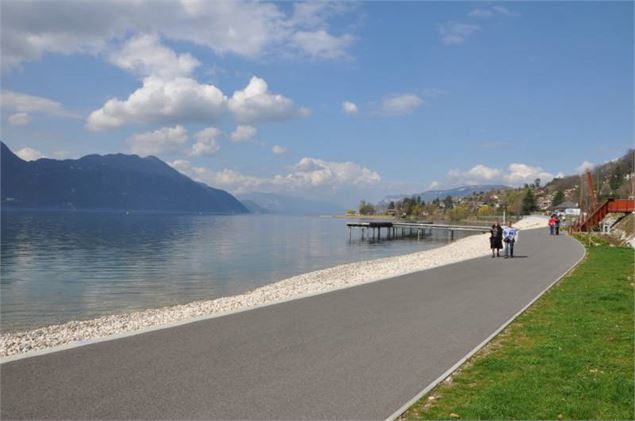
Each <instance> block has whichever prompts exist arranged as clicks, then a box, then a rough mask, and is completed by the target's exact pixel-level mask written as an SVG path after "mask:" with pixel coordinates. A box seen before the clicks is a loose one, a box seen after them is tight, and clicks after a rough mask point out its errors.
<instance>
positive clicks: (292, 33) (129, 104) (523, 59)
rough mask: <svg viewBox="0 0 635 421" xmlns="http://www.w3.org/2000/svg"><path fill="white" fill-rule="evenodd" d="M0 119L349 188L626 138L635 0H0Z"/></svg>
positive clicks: (583, 155)
mask: <svg viewBox="0 0 635 421" xmlns="http://www.w3.org/2000/svg"><path fill="white" fill-rule="evenodd" d="M0 7H1V12H2V16H1V20H2V21H1V23H2V28H1V30H0V31H1V33H0V35H1V40H0V41H1V47H2V56H1V60H2V63H1V64H2V77H1V83H2V90H1V108H0V111H1V114H2V115H1V133H0V138H1V139H2V141H4V142H5V143H6V144H7V145H8V146H9V147H10V148H11V149H12V150H14V151H15V152H16V153H18V155H20V156H21V157H22V158H24V159H28V160H33V159H38V158H41V157H47V158H54V159H67V158H78V157H80V156H83V155H87V154H93V153H98V154H106V153H134V154H138V155H140V156H147V155H154V156H157V157H159V158H161V159H162V160H164V161H165V162H167V163H168V164H170V165H171V166H172V167H174V168H175V169H177V170H178V171H181V172H182V173H184V174H186V175H188V176H190V177H192V178H194V179H196V180H199V181H203V182H205V183H207V184H209V185H210V186H213V187H217V188H222V189H225V190H228V191H230V192H231V193H234V194H242V193H248V192H254V191H256V192H275V193H282V194H288V195H295V196H303V197H311V198H319V199H323V200H329V201H333V202H336V203H338V204H342V205H346V206H352V205H353V204H356V203H357V202H358V201H359V200H360V199H366V200H371V201H377V200H380V199H382V198H383V197H385V196H386V195H389V194H400V193H413V192H421V191H425V190H428V189H441V188H450V187H455V186H460V185H469V184H506V185H510V186H520V185H523V184H524V183H528V182H533V181H534V179H535V178H540V179H541V180H542V181H543V183H544V182H547V181H549V180H550V179H552V178H553V177H555V176H559V175H562V174H574V173H576V172H580V171H582V170H583V169H584V168H587V167H589V166H592V165H594V164H599V163H602V162H605V161H608V160H611V159H614V158H616V157H619V156H621V155H622V154H624V153H625V152H626V150H627V149H628V148H630V147H632V146H633V141H634V136H633V130H634V127H633V115H634V108H633V88H634V87H633V52H634V50H633V3H632V2H627V1H623V2H606V1H604V2H547V1H542V2H516V1H507V2H433V1H425V2H423V1H422V2H414V1H413V2H343V3H338V2H273V3H270V2H251V1H249V2H247V1H232V2H221V1H217V2H212V1H164V2H160V1H152V0H149V1H144V0H139V1H136V2H115V1H109V2H96V1H94V2H58V1H35V2H29V1H3V2H2V3H0Z"/></svg>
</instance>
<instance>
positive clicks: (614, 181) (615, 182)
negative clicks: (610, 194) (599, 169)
mask: <svg viewBox="0 0 635 421" xmlns="http://www.w3.org/2000/svg"><path fill="white" fill-rule="evenodd" d="M622 180H623V176H622V171H621V169H620V167H619V165H618V166H616V167H615V171H613V174H611V179H610V180H609V186H610V187H611V190H613V191H615V190H617V189H619V188H620V186H621V185H622Z"/></svg>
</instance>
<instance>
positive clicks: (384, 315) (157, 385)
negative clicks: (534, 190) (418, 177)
mask: <svg viewBox="0 0 635 421" xmlns="http://www.w3.org/2000/svg"><path fill="white" fill-rule="evenodd" d="M483 246H484V247H487V244H484V245H483ZM583 253H584V251H583V248H582V247H581V246H580V245H579V244H578V243H577V242H575V241H574V240H572V239H571V238H568V237H565V236H560V237H549V236H548V235H546V230H532V231H525V232H522V233H521V236H520V242H519V244H518V250H517V254H518V255H519V256H518V257H517V258H515V259H513V260H511V259H510V260H503V259H502V258H501V259H499V260H496V261H494V259H492V258H490V257H486V258H480V259H473V260H470V261H465V262H462V263H457V264H454V265H449V266H445V267H441V268H437V269H432V270H428V271H424V272H419V273H414V274H410V275H406V276H401V277H398V278H393V279H388V280H384V281H380V282H376V283H372V284H367V285H362V286H358V287H354V288H349V289H345V290H340V291H335V292H332V293H327V294H323V295H319V296H314V297H310V298H305V299H301V300H296V301H291V302H287V303H282V304H278V305H274V306H269V307H264V308H260V309H256V310H252V311H247V312H243V313H238V314H234V315H230V316H226V317H220V318H215V319H209V320H205V321H200V322H195V323H190V324H187V325H183V326H179V327H175V328H170V329H164V330H159V331H153V332H148V333H144V334H140V335H135V336H131V337H127V338H122V339H117V340H113V341H108V342H102V343H97V344H93V345H88V346H84V347H79V348H74V349H70V350H66V351H61V352H56V353H51V354H47V355H42V356H39V357H33V358H27V359H22V360H17V361H13V362H8V363H5V364H3V365H2V366H1V371H0V375H1V376H2V377H1V389H0V393H1V395H0V396H1V406H0V409H1V411H2V413H1V414H0V415H1V416H2V418H3V419H13V418H38V419H41V418H64V419H72V418H74V419H77V418H81V419H90V418H108V419H113V418H114V419H130V418H136V419H143V418H145V419H147V418H164V419H165V418H169V419H179V418H187V419H217V418H223V419H325V418H328V419H333V418H338V419H383V418H385V417H387V416H389V415H390V414H392V413H393V411H395V410H396V409H398V408H399V407H400V406H401V405H403V404H404V403H406V402H407V401H408V400H409V399H411V398H412V397H413V396H415V395H416V394H417V393H418V392H419V391H421V390H422V389H423V388H424V387H425V386H426V385H428V384H429V383H431V382H432V381H434V380H435V379H436V378H437V377H439V376H440V375H441V374H442V373H443V372H444V371H446V370H447V369H448V368H449V367H451V366H452V365H453V364H455V363H456V362H457V361H458V360H460V359H461V358H462V357H463V356H464V355H466V354H467V353H468V352H470V351H471V350H472V349H473V348H474V347H475V346H476V345H477V344H479V343H481V342H482V341H483V340H484V339H485V338H487V337H488V336H489V335H491V334H492V332H494V331H495V330H496V329H497V328H498V327H499V326H501V325H502V324H503V323H504V322H506V321H507V320H508V319H509V318H510V317H512V316H513V315H514V314H515V313H516V312H518V311H519V310H520V309H522V308H523V307H524V306H525V305H526V304H527V303H529V302H530V301H531V300H532V299H533V298H534V297H536V295H538V294H539V293H540V292H541V291H543V289H544V288H545V287H546V286H547V285H549V284H550V283H551V282H553V281H554V280H555V279H557V278H558V277H559V276H560V275H562V274H563V273H564V272H566V271H567V270H568V269H569V268H570V267H571V266H572V265H573V264H574V263H575V262H576V261H577V260H578V259H580V258H581V257H582V255H583Z"/></svg>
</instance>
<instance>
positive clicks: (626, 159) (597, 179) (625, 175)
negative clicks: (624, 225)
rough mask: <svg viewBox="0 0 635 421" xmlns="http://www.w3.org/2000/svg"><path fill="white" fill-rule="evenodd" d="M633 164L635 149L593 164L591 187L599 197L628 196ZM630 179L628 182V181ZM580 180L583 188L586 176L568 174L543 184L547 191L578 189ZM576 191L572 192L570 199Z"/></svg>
mask: <svg viewBox="0 0 635 421" xmlns="http://www.w3.org/2000/svg"><path fill="white" fill-rule="evenodd" d="M634 166H635V149H630V150H628V151H627V152H626V153H625V154H624V155H622V156H621V157H619V158H616V159H613V160H610V161H608V162H604V163H602V164H598V165H595V166H594V167H593V168H592V169H591V174H592V176H593V188H594V190H595V193H596V195H597V196H598V197H600V198H608V197H629V196H631V195H632V194H633V185H632V181H630V180H631V175H632V174H633V168H634ZM629 181H630V182H629ZM580 182H582V184H583V186H584V188H587V186H586V176H584V174H582V175H580V174H578V175H569V176H565V177H560V178H554V179H553V180H552V181H550V182H549V183H547V184H546V185H545V188H546V189H547V190H548V191H549V192H552V193H553V192H556V191H563V192H564V191H567V190H570V189H578V188H579V185H580ZM577 193H578V192H572V194H573V196H572V197H571V198H572V199H577V197H574V196H576V195H577Z"/></svg>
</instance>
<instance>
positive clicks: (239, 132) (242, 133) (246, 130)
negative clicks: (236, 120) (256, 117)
mask: <svg viewBox="0 0 635 421" xmlns="http://www.w3.org/2000/svg"><path fill="white" fill-rule="evenodd" d="M257 132H258V130H257V129H256V128H255V127H253V126H247V125H239V126H237V127H236V129H235V130H234V131H233V132H232V133H231V135H230V136H229V138H230V139H231V141H232V142H234V143H240V142H244V141H246V140H249V139H251V138H253V137H254V136H256V133H257Z"/></svg>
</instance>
